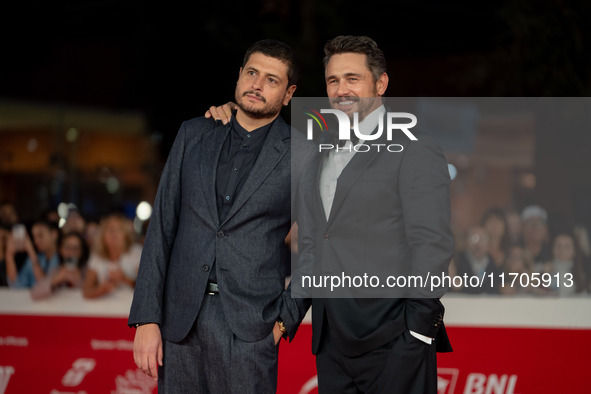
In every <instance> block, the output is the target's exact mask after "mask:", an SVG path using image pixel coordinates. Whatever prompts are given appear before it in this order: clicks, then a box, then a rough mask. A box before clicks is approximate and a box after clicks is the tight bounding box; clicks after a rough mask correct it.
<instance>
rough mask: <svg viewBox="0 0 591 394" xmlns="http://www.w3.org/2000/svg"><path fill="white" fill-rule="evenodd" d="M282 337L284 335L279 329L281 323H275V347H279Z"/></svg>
mask: <svg viewBox="0 0 591 394" xmlns="http://www.w3.org/2000/svg"><path fill="white" fill-rule="evenodd" d="M282 336H283V333H282V332H281V330H280V329H279V323H277V322H275V326H273V337H274V338H275V346H277V344H278V343H279V341H280V340H281V337H282Z"/></svg>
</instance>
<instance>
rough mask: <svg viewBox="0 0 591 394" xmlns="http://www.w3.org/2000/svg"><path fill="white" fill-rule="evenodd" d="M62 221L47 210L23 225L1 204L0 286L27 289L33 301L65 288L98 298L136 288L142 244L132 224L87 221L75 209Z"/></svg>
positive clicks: (113, 219)
mask: <svg viewBox="0 0 591 394" xmlns="http://www.w3.org/2000/svg"><path fill="white" fill-rule="evenodd" d="M64 219H65V221H62V223H60V216H59V215H58V213H57V212H54V211H48V212H45V213H44V214H42V215H40V216H39V217H38V218H37V219H35V220H33V221H32V222H31V223H30V225H25V224H22V223H21V221H20V219H19V214H18V212H17V210H16V208H15V206H14V204H13V203H12V202H8V201H5V202H2V203H0V286H8V287H10V288H28V289H30V291H31V296H32V298H33V299H34V300H40V299H45V298H48V297H50V296H51V295H52V294H54V293H55V292H56V291H57V290H58V289H60V288H64V287H66V288H79V289H81V291H82V294H83V296H84V297H85V298H98V297H101V296H104V295H106V294H109V293H111V292H113V291H114V290H115V289H117V288H119V287H122V286H127V287H131V288H133V287H134V286H135V280H136V277H137V272H138V268H139V263H140V256H141V251H142V246H141V242H140V240H138V237H137V235H136V233H135V231H134V229H133V225H132V222H131V220H129V219H128V218H127V217H125V216H124V215H123V214H121V213H118V212H113V213H109V214H107V215H105V216H103V217H102V218H101V219H100V220H99V221H97V222H95V221H87V220H85V218H84V217H83V216H82V214H81V213H80V212H79V211H78V210H77V209H76V208H73V209H72V208H71V209H69V211H68V214H67V217H66V218H64Z"/></svg>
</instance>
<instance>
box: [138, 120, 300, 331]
mask: <svg viewBox="0 0 591 394" xmlns="http://www.w3.org/2000/svg"><path fill="white" fill-rule="evenodd" d="M229 131H230V126H229V125H222V124H221V123H216V122H215V121H213V120H212V119H206V118H196V119H192V120H189V121H187V122H185V123H183V125H182V126H181V128H180V131H179V133H178V135H177V137H176V140H175V142H174V144H173V147H172V150H171V151H170V154H169V157H168V161H167V163H166V166H165V167H164V171H163V174H162V177H161V180H160V185H159V188H158V193H157V195H156V200H155V202H154V210H153V214H152V217H151V219H150V225H149V228H148V232H147V235H146V239H145V244H144V249H143V252H142V258H141V263H140V268H139V273H138V277H137V282H136V287H135V293H134V297H133V303H132V306H131V312H130V316H129V321H128V324H129V325H133V324H136V323H145V322H154V323H158V324H159V325H160V329H161V332H162V336H163V337H164V338H165V339H167V340H169V341H173V342H178V341H181V340H182V339H183V338H185V336H186V335H187V334H188V332H189V330H190V329H191V327H192V325H193V323H194V322H195V319H196V317H197V315H198V314H199V309H200V306H201V303H202V300H203V297H204V294H205V288H206V285H207V281H208V277H209V273H210V272H209V271H210V269H211V268H212V265H213V263H214V261H215V265H213V266H214V267H215V269H216V270H217V271H216V274H217V281H218V284H219V287H220V294H219V297H220V298H221V302H222V307H223V310H224V314H225V316H226V318H227V320H228V324H229V326H230V328H231V329H232V331H233V332H234V333H235V334H236V336H238V337H239V338H240V339H242V340H245V341H257V340H260V339H262V338H263V337H265V336H266V335H268V334H269V332H270V331H271V330H272V328H273V325H274V324H275V321H276V320H277V318H278V317H279V316H280V317H281V319H283V321H284V322H285V325H286V327H287V329H288V335H289V337H290V339H291V338H293V336H294V335H295V332H296V330H297V326H298V325H299V323H300V322H301V320H302V318H303V316H304V314H305V312H306V310H305V309H306V308H307V305H305V304H304V301H303V300H294V299H292V298H291V296H290V294H289V292H288V291H286V290H285V289H284V287H285V282H284V281H285V276H286V272H285V271H286V261H287V259H288V258H289V250H288V249H287V247H286V245H285V242H284V239H285V237H286V235H287V233H288V232H289V229H290V226H291V218H290V213H291V212H290V211H291V209H290V204H291V199H290V194H291V174H290V171H291V168H290V167H291V165H290V161H291V160H290V158H291V149H290V138H291V136H290V128H289V126H288V125H287V124H286V123H285V122H284V121H283V120H282V119H281V117H278V118H277V119H276V120H275V122H274V123H273V125H272V127H271V129H270V131H269V134H268V136H267V138H266V141H265V142H264V145H263V147H262V149H261V152H260V153H259V156H258V158H257V161H256V163H255V164H254V167H253V168H252V171H251V173H250V175H249V177H248V179H247V181H246V182H245V184H244V186H243V188H242V190H241V191H240V193H239V194H238V196H237V197H236V200H235V202H234V204H233V206H232V209H231V211H230V213H229V214H228V216H227V218H226V219H224V221H223V222H220V221H219V217H218V211H217V206H216V192H215V182H216V170H217V163H218V157H219V155H220V151H221V149H222V145H223V142H224V140H225V139H226V136H227V135H228V132H229Z"/></svg>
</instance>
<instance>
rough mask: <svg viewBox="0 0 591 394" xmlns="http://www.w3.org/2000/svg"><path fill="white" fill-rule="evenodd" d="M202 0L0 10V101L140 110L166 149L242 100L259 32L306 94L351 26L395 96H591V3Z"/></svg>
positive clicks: (42, 4)
mask: <svg viewBox="0 0 591 394" xmlns="http://www.w3.org/2000/svg"><path fill="white" fill-rule="evenodd" d="M199 3H203V4H198V2H193V5H192V6H188V5H187V4H186V2H182V3H180V2H178V3H177V2H161V3H160V4H155V3H153V2H149V3H148V2H145V1H137V0H135V1H130V0H112V1H111V0H95V1H84V0H72V1H54V2H46V1H26V0H25V1H22V2H19V3H18V5H11V6H6V5H3V6H0V15H1V17H0V18H1V23H0V43H1V46H0V47H1V48H2V52H1V53H2V54H1V56H0V58H1V59H2V60H0V98H2V99H16V100H31V101H35V102H42V103H55V102H59V103H65V104H71V105H74V106H93V107H100V108H106V109H113V110H140V111H142V112H143V113H144V114H145V115H146V116H147V118H148V120H149V125H150V126H149V127H150V131H160V132H162V133H163V134H164V136H165V139H164V148H165V149H166V147H167V145H168V144H169V143H170V142H171V138H172V137H174V135H175V133H176V130H177V128H178V126H179V125H180V122H181V121H182V120H184V119H188V118H191V117H194V116H199V115H201V114H202V113H203V112H204V110H205V109H206V108H208V107H209V105H212V104H221V103H224V102H226V101H228V100H230V99H232V96H233V89H234V86H235V81H236V77H237V73H238V68H239V66H240V64H241V61H242V56H243V53H244V50H245V49H246V48H247V47H248V46H249V45H250V44H251V43H253V42H254V41H256V40H258V39H261V38H277V39H280V40H283V41H285V42H287V43H288V44H290V45H292V46H293V47H294V48H295V49H296V51H297V52H298V53H299V54H300V58H301V61H302V63H303V69H304V78H303V81H302V83H301V84H300V86H299V89H298V92H297V93H296V94H297V95H299V96H318V95H323V94H324V83H323V78H322V76H323V71H322V65H321V58H322V46H323V45H324V43H325V42H326V41H327V40H328V39H330V38H332V37H334V36H336V35H339V34H365V35H369V36H370V37H372V38H374V39H375V40H376V41H377V42H378V44H379V45H380V46H381V47H382V49H383V50H384V52H385V53H386V57H387V59H388V63H389V74H390V87H389V90H388V92H387V95H390V96H417V95H424V96H590V95H591V94H590V93H591V92H590V90H591V71H590V70H591V67H590V66H591V51H589V48H591V45H590V44H591V33H590V29H591V27H590V25H591V24H589V23H588V21H589V20H591V18H590V17H591V5H589V3H588V2H586V1H577V2H568V1H559V0H525V1H518V2H516V1H504V2H503V1H488V0H487V1H482V2H474V1H462V2H459V1H453V2H441V1H437V0H403V1H391V2H380V1H376V0H365V1H363V2H360V1H350V0H336V1H331V2H322V1H314V0H300V1H297V0H291V1H284V2H273V1H269V0H267V1H264V0H263V1H261V0H255V1H241V2H234V3H233V4H230V2H222V1H220V2H215V1H208V2H199ZM450 3H452V4H450ZM383 4H389V6H388V8H386V6H384V5H383Z"/></svg>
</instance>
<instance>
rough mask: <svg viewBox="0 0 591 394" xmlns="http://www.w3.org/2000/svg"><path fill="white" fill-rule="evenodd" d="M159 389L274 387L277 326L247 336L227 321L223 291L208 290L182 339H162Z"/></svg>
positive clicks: (261, 392)
mask: <svg viewBox="0 0 591 394" xmlns="http://www.w3.org/2000/svg"><path fill="white" fill-rule="evenodd" d="M163 351H164V357H163V361H162V362H163V366H162V367H160V368H159V369H158V392H159V393H168V394H177V393H191V394H193V393H203V394H217V393H219V394H229V393H252V394H266V393H269V394H270V393H275V392H276V390H277V356H278V352H279V346H278V345H277V346H275V339H274V337H273V332H270V333H269V335H267V336H266V337H265V338H263V339H262V340H261V341H258V342H244V341H242V340H240V339H239V338H237V337H236V335H234V333H233V332H232V331H231V330H230V329H229V327H228V324H227V323H226V318H225V316H224V312H223V310H222V305H221V301H220V296H219V295H206V296H205V298H204V300H203V305H202V306H201V310H200V312H199V316H198V317H197V320H196V322H195V324H194V325H193V328H192V329H191V332H190V333H189V335H187V337H186V338H185V339H183V340H182V341H181V342H179V343H174V342H169V341H166V340H164V341H163Z"/></svg>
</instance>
